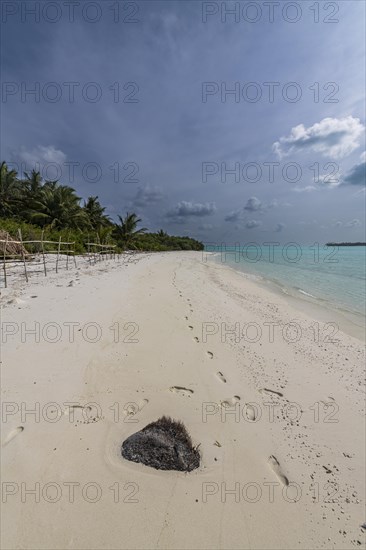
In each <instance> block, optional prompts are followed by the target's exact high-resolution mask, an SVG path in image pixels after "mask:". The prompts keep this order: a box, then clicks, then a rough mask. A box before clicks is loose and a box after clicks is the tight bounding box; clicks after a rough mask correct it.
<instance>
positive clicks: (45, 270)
mask: <svg viewBox="0 0 366 550" xmlns="http://www.w3.org/2000/svg"><path fill="white" fill-rule="evenodd" d="M43 235H44V229H42V235H41V241H42V244H41V247H42V256H43V269H44V276H45V277H47V268H46V257H45V255H44V244H43Z"/></svg>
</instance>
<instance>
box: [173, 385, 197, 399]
mask: <svg viewBox="0 0 366 550" xmlns="http://www.w3.org/2000/svg"><path fill="white" fill-rule="evenodd" d="M169 389H170V391H172V392H173V393H179V394H180V395H183V396H184V397H191V395H192V394H193V393H194V391H193V390H191V389H190V388H183V387H182V386H172V387H171V388H169Z"/></svg>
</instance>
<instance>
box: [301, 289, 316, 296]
mask: <svg viewBox="0 0 366 550" xmlns="http://www.w3.org/2000/svg"><path fill="white" fill-rule="evenodd" d="M297 290H298V291H299V292H301V294H305V296H310V298H315V299H316V296H314V295H313V294H310V292H306V291H305V290H302V289H301V288H298V289H297Z"/></svg>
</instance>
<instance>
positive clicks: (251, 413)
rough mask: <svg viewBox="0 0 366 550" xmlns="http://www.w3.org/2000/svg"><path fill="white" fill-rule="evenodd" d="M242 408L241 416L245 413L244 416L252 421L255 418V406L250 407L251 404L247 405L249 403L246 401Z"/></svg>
mask: <svg viewBox="0 0 366 550" xmlns="http://www.w3.org/2000/svg"><path fill="white" fill-rule="evenodd" d="M244 410H245V413H243V416H244V414H245V416H246V418H247V419H248V420H249V421H250V422H254V421H255V419H256V418H257V412H256V410H255V408H254V407H252V405H249V403H246V405H245V408H244Z"/></svg>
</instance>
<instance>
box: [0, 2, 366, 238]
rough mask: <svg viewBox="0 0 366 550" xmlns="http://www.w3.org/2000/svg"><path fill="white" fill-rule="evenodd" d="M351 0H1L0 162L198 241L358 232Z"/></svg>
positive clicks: (357, 8)
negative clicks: (238, 0)
mask: <svg viewBox="0 0 366 550" xmlns="http://www.w3.org/2000/svg"><path fill="white" fill-rule="evenodd" d="M365 6H366V4H365V2H363V1H361V0H355V1H353V0H342V1H338V2H323V1H321V2H313V1H307V0H301V1H298V2H286V1H267V2H266V1H263V0H261V1H259V0H255V1H248V2H247V1H243V2H232V1H230V2H221V1H220V2H200V1H198V0H194V1H190V0H179V1H177V2H176V1H170V0H167V1H153V0H149V1H136V2H135V1H132V2H122V1H118V0H117V1H113V0H111V1H110V0H103V1H96V2H89V1H84V0H79V1H73V0H58V1H57V2H55V1H47V0H45V1H31V0H27V1H14V0H12V1H6V0H3V1H2V2H1V10H2V12H1V22H2V48H1V49H2V54H1V70H2V96H1V104H0V105H1V120H2V122H1V157H2V160H5V161H7V162H8V164H9V165H10V166H11V167H12V168H17V169H18V170H19V172H21V173H22V172H24V171H28V172H29V171H31V170H32V169H37V170H39V171H40V172H41V174H42V176H43V178H44V179H58V180H59V181H60V183H62V184H64V185H71V186H72V187H74V188H75V189H76V190H77V193H78V196H80V197H81V198H82V199H83V200H84V199H86V198H87V197H88V196H95V195H98V197H99V199H100V201H101V203H102V204H103V205H105V206H106V207H107V213H108V214H109V215H110V216H111V218H112V219H114V220H115V219H117V215H118V214H120V215H124V214H125V213H126V212H127V211H129V212H131V211H133V212H136V213H137V214H138V215H139V216H140V217H141V218H142V220H143V225H144V226H145V227H148V228H149V230H151V231H156V230H159V229H160V228H163V229H164V230H166V231H168V232H169V233H171V234H175V235H189V236H192V237H196V238H198V239H200V240H202V241H204V242H207V243H208V242H209V243H216V242H217V243H223V242H225V243H228V244H230V243H233V244H234V243H248V242H259V243H260V242H282V243H286V242H290V241H291V242H293V241H295V242H299V243H303V244H311V243H314V242H319V243H324V242H327V241H329V240H332V241H356V240H365V236H364V234H365V162H366V155H365V132H364V130H365V97H364V93H365V73H364V67H365V49H364V44H365Z"/></svg>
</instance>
